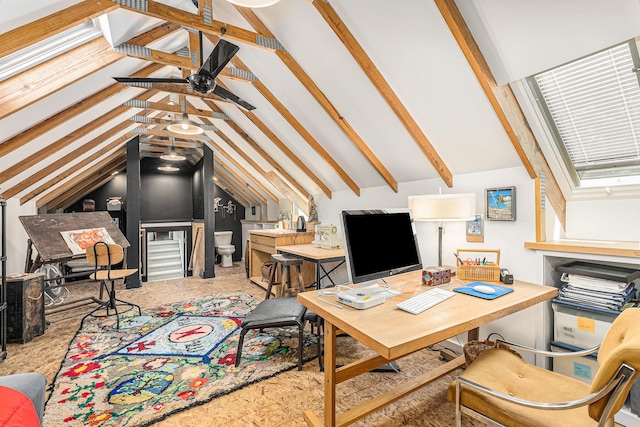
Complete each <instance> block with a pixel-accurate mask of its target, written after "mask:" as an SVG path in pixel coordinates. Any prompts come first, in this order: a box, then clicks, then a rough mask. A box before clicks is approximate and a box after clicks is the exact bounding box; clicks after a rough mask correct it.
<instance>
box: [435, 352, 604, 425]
mask: <svg viewBox="0 0 640 427" xmlns="http://www.w3.org/2000/svg"><path fill="white" fill-rule="evenodd" d="M460 376H461V377H463V378H466V379H468V380H470V381H473V382H475V383H477V384H481V385H483V386H485V387H488V388H491V389H492V390H495V391H497V392H499V393H503V394H507V395H509V396H513V397H518V398H521V399H526V400H532V401H538V402H548V403H550V402H566V401H569V400H573V399H577V398H581V397H584V396H586V395H588V394H589V385H588V384H585V383H583V382H581V381H578V380H576V379H574V378H571V377H567V376H564V375H561V374H558V373H556V372H551V371H547V370H546V369H542V368H539V367H537V366H534V365H531V364H529V363H527V362H525V361H524V360H522V359H521V358H520V357H518V356H517V355H515V354H513V353H511V352H510V351H507V350H504V349H491V350H487V351H485V352H483V353H482V354H481V355H480V356H478V358H477V359H476V360H475V361H474V362H473V363H472V364H471V365H470V366H469V367H468V368H467V369H466V370H465V371H464V373H463V374H462V375H460ZM456 383H457V380H455V381H453V383H452V384H451V385H450V386H449V390H448V393H447V399H449V401H450V402H453V403H455V400H456V389H455V388H456ZM461 399H462V404H463V406H466V407H469V408H471V409H473V410H474V411H476V412H479V413H481V414H483V415H485V416H487V417H489V418H491V419H492V420H495V421H498V422H500V423H503V424H505V425H509V426H522V427H530V426H544V427H548V426H553V425H562V426H580V427H585V426H595V425H597V422H596V421H594V420H593V419H592V418H591V417H590V416H589V414H588V410H587V407H586V406H584V407H581V408H577V409H571V410H563V411H548V410H542V411H541V410H536V409H532V408H527V407H525V406H521V405H515V404H513V403H509V402H507V401H504V400H501V399H497V398H492V397H487V396H480V395H478V394H477V393H474V392H473V391H470V390H468V389H463V392H462V396H461Z"/></svg>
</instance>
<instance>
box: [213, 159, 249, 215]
mask: <svg viewBox="0 0 640 427" xmlns="http://www.w3.org/2000/svg"><path fill="white" fill-rule="evenodd" d="M215 174H216V175H218V176H219V177H220V178H222V179H224V180H225V181H226V182H227V183H228V184H229V185H231V186H233V188H235V189H236V190H237V191H238V192H240V193H241V194H242V195H243V196H244V197H246V198H247V199H248V200H249V201H250V202H251V203H253V204H254V205H256V206H260V201H259V200H258V199H256V198H254V197H253V196H252V195H251V194H249V192H248V191H247V190H245V189H244V188H242V185H240V184H238V183H236V182H235V181H234V180H233V178H231V177H230V176H229V175H228V174H227V173H226V172H225V171H224V170H222V168H218V170H217V171H216V172H215Z"/></svg>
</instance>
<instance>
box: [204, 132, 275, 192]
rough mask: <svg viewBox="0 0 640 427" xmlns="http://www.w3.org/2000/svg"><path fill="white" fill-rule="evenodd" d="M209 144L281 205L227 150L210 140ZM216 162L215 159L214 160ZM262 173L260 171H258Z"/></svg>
mask: <svg viewBox="0 0 640 427" xmlns="http://www.w3.org/2000/svg"><path fill="white" fill-rule="evenodd" d="M209 144H211V146H212V147H213V148H214V149H215V150H216V151H217V152H218V156H217V157H220V155H222V156H224V157H225V158H226V159H227V160H228V161H229V162H230V163H231V164H233V165H234V166H235V167H236V168H237V169H238V170H240V172H242V173H243V174H244V175H245V176H246V177H248V178H249V179H250V180H251V181H253V183H254V184H255V185H257V186H258V187H259V188H260V189H261V190H262V191H264V192H265V193H266V194H267V196H269V197H271V199H272V200H273V201H275V202H276V203H280V199H279V198H278V196H276V195H275V194H273V193H272V192H271V191H270V190H269V189H268V188H267V186H266V185H264V184H263V183H262V182H261V181H260V180H258V179H256V178H255V177H254V176H253V174H252V173H250V172H249V171H248V170H247V169H246V168H245V167H243V166H242V165H241V164H240V162H238V161H237V160H236V159H235V158H234V156H233V155H231V154H229V153H227V152H226V150H224V149H223V148H222V147H220V145H218V144H216V142H215V141H213V140H210V141H209ZM214 161H215V159H214ZM258 172H260V171H258ZM262 172H264V171H262Z"/></svg>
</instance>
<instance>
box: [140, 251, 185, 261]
mask: <svg viewBox="0 0 640 427" xmlns="http://www.w3.org/2000/svg"><path fill="white" fill-rule="evenodd" d="M167 259H168V260H178V261H180V260H181V259H182V257H181V256H180V254H176V253H159V254H147V262H151V261H161V260H167Z"/></svg>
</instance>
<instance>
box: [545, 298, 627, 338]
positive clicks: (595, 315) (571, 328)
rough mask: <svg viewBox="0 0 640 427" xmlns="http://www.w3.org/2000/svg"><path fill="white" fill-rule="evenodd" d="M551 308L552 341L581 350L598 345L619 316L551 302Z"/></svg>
mask: <svg viewBox="0 0 640 427" xmlns="http://www.w3.org/2000/svg"><path fill="white" fill-rule="evenodd" d="M551 307H552V308H553V340H554V341H556V342H559V343H564V344H569V345H572V346H575V347H578V348H583V349H587V348H592V347H595V346H598V345H600V344H601V343H602V340H603V339H604V336H605V335H606V334H607V331H608V330H609V327H611V323H613V320H614V319H615V318H616V317H617V316H618V314H619V313H614V312H606V311H604V310H602V311H598V310H595V309H592V308H589V307H578V306H575V307H574V306H570V305H566V304H563V303H559V302H553V303H552V304H551Z"/></svg>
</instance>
